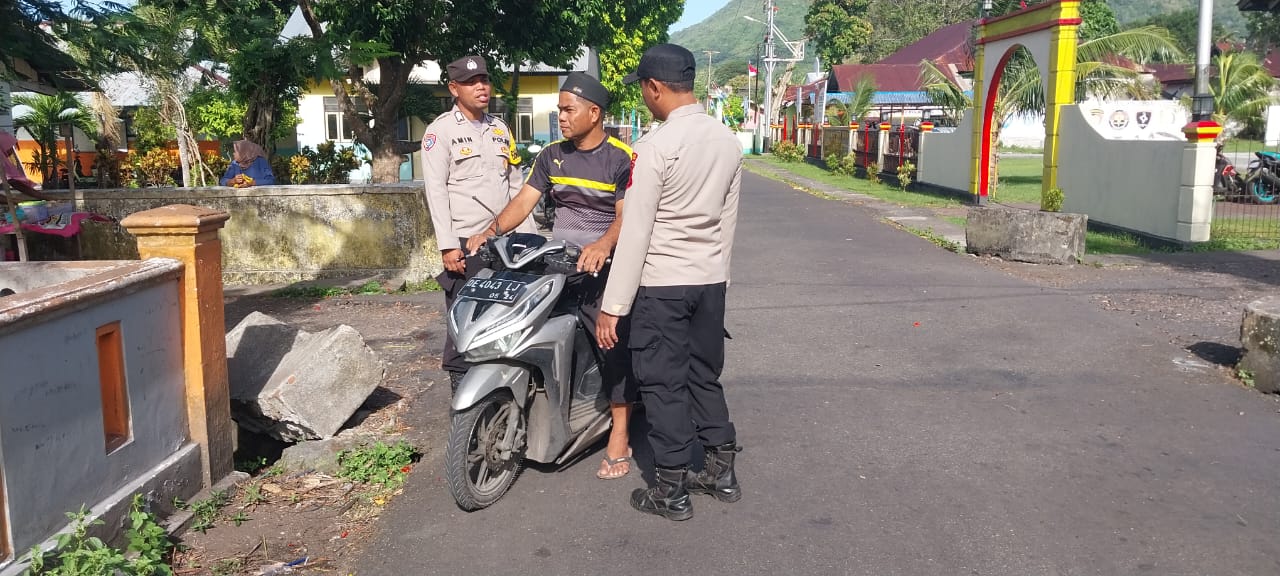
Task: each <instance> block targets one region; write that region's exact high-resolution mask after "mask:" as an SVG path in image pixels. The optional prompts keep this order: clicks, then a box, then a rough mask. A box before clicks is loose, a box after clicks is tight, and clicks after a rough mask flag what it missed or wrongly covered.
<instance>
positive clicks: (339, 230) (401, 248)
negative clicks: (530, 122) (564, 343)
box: [81, 182, 441, 284]
mask: <svg viewBox="0 0 1280 576" xmlns="http://www.w3.org/2000/svg"><path fill="white" fill-rule="evenodd" d="M167 204H191V205H196V206H205V207H209V208H216V209H220V210H225V211H227V212H229V213H230V214H231V219H230V220H229V221H228V222H227V225H226V228H224V229H223V230H222V231H221V232H220V237H221V239H222V269H223V279H224V280H225V281H226V282H228V283H232V284H265V283H283V282H295V281H299V280H309V279H315V278H325V277H339V276H373V275H379V276H384V277H388V278H397V279H399V278H403V279H406V280H409V281H414V282H417V281H422V280H425V279H427V278H430V277H432V276H434V275H436V274H438V273H439V272H440V270H441V267H440V253H439V251H438V250H436V242H435V236H434V233H433V231H432V227H431V219H430V217H429V215H428V213H427V208H426V203H425V202H424V200H423V197H422V184H421V183H412V182H406V183H402V184H381V185H354V184H353V185H345V186H257V187H253V188H247V189H242V190H236V189H233V188H144V189H127V190H91V191H87V192H85V208H86V209H87V210H90V211H92V212H96V213H98V214H103V215H108V216H112V217H114V218H116V219H123V218H124V217H125V216H128V215H129V214H132V213H134V212H140V211H142V210H148V209H151V208H156V207H159V206H164V205H167ZM82 236H83V237H82V239H81V245H82V249H83V251H84V257H85V258H87V259H100V260H121V259H136V258H137V257H138V252H137V247H136V245H135V243H134V239H133V237H132V236H130V235H129V234H128V233H126V232H125V231H124V230H123V229H121V228H120V227H119V226H117V225H114V224H97V225H89V226H86V227H85V231H84V232H83V233H82Z"/></svg>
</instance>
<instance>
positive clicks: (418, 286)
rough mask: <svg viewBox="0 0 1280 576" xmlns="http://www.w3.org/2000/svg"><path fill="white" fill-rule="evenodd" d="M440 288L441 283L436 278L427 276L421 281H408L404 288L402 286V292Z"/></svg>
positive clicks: (435, 290) (431, 290)
mask: <svg viewBox="0 0 1280 576" xmlns="http://www.w3.org/2000/svg"><path fill="white" fill-rule="evenodd" d="M440 290H441V288H440V283H439V282H437V281H436V279H435V278H427V279H426V280H423V281H421V282H407V283H405V285H404V288H401V291H402V292H406V293H409V294H414V293H417V292H439V291H440Z"/></svg>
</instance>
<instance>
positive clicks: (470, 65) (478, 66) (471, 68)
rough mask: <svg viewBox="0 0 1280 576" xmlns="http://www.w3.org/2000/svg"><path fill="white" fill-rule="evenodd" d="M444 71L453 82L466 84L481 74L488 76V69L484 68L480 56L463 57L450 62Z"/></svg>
mask: <svg viewBox="0 0 1280 576" xmlns="http://www.w3.org/2000/svg"><path fill="white" fill-rule="evenodd" d="M446 69H447V70H448V72H449V79H450V80H452V81H454V82H466V81H467V80H470V79H472V78H475V77H476V76H479V75H481V74H484V75H485V76H488V75H489V67H488V66H485V63H484V58H481V57H480V56H463V57H462V58H459V59H457V60H454V61H453V62H450V63H449V66H448V67H447V68H446Z"/></svg>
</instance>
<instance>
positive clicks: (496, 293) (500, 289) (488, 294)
mask: <svg viewBox="0 0 1280 576" xmlns="http://www.w3.org/2000/svg"><path fill="white" fill-rule="evenodd" d="M527 285H528V284H527V283H525V282H521V281H519V280H507V279H504V278H472V279H470V280H467V283H466V284H463V285H462V290H461V291H459V292H458V295H459V296H462V297H464V298H470V299H472V300H481V301H484V302H498V303H501V304H510V303H512V302H515V301H516V299H517V298H520V295H521V294H524V289H525V286H527Z"/></svg>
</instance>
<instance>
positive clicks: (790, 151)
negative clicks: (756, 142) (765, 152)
mask: <svg viewBox="0 0 1280 576" xmlns="http://www.w3.org/2000/svg"><path fill="white" fill-rule="evenodd" d="M771 152H772V153H773V156H774V158H777V159H778V160H781V161H783V162H799V161H800V160H801V159H803V158H804V151H803V150H801V149H800V146H799V145H797V144H796V143H795V142H791V141H788V140H784V141H782V142H776V143H774V145H773V149H772V150H771Z"/></svg>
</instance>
